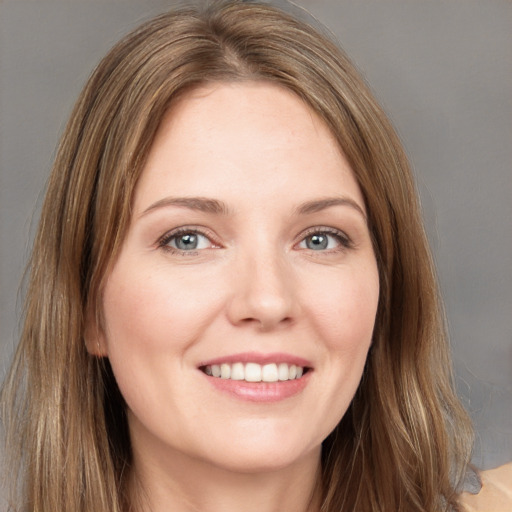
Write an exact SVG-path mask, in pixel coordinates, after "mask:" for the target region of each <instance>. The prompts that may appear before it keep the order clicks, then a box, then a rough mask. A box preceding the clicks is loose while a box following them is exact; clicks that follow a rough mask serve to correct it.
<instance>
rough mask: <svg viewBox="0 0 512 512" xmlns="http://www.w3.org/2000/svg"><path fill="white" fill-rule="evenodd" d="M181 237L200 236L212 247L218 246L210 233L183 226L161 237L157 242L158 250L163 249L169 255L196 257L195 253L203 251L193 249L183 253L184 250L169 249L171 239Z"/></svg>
mask: <svg viewBox="0 0 512 512" xmlns="http://www.w3.org/2000/svg"><path fill="white" fill-rule="evenodd" d="M182 235H201V236H204V237H205V238H207V239H208V240H209V241H210V243H211V244H212V245H213V246H217V247H218V245H217V244H216V243H215V241H214V236H213V234H212V233H211V232H210V231H207V230H202V229H198V228H197V227H193V228H192V227H187V226H184V227H181V228H177V229H174V230H173V231H170V232H168V233H166V234H165V235H163V236H162V237H161V238H160V239H159V240H158V242H157V244H158V248H160V249H163V250H164V251H167V252H169V253H171V254H177V255H180V256H194V255H197V253H198V252H199V251H202V250H204V249H195V250H188V251H184V250H180V249H177V248H176V247H171V246H170V245H169V244H170V243H171V241H172V240H173V239H175V238H179V237H180V236H182Z"/></svg>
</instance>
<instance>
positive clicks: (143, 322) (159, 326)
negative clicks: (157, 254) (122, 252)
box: [103, 262, 219, 352]
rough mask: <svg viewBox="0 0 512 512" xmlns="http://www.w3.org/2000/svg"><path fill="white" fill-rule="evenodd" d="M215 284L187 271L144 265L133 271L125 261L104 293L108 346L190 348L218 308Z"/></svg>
mask: <svg viewBox="0 0 512 512" xmlns="http://www.w3.org/2000/svg"><path fill="white" fill-rule="evenodd" d="M141 267H142V268H143V269H144V270H143V271H142V272H141V271H140V270H139V269H140V268H141ZM127 276H129V278H127ZM215 289H216V288H215V287H214V286H212V285H211V283H210V282H208V278H207V276H206V277H205V276H202V279H201V280H200V281H199V282H196V280H194V278H192V279H191V273H190V272H187V271H186V270H184V271H182V272H179V271H173V272H172V273H171V272H170V271H169V270H168V268H165V267H164V268H153V267H151V268H148V267H147V266H141V265H139V266H138V267H137V268H136V269H135V268H134V269H133V271H132V269H131V268H130V266H129V265H123V264H122V262H120V263H119V264H118V265H117V267H116V269H115V270H114V272H113V273H112V275H111V276H110V278H109V280H108V282H107V285H106V288H105V293H104V301H103V307H104V316H105V318H106V333H107V344H108V348H109V350H112V349H113V348H114V345H117V346H122V347H123V348H125V347H126V348H128V346H129V347H130V349H132V350H134V349H135V350H146V351H151V350H153V349H155V351H156V350H159V351H164V352H165V351H169V350H173V351H176V350H180V348H181V349H185V348H186V346H187V345H188V344H189V343H191V342H192V341H193V340H194V339H195V338H197V336H199V333H200V332H202V330H203V329H204V327H205V326H206V325H208V323H209V322H210V320H211V317H212V316H213V315H214V314H215V312H216V311H217V310H218V307H219V305H218V297H217V296H216V294H215ZM118 348H121V347H118Z"/></svg>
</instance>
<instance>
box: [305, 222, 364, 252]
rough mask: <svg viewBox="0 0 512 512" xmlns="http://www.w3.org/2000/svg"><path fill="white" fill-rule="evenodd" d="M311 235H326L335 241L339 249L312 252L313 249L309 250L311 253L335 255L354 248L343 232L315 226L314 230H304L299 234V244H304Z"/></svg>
mask: <svg viewBox="0 0 512 512" xmlns="http://www.w3.org/2000/svg"><path fill="white" fill-rule="evenodd" d="M313 235H328V236H331V237H333V238H335V239H336V241H337V242H338V243H339V245H340V246H339V247H336V248H334V249H326V250H322V251H314V250H313V249H310V251H311V252H319V253H324V254H325V253H327V254H329V253H337V252H342V251H345V250H348V249H352V248H353V247H354V244H353V242H352V240H351V239H350V237H349V236H348V235H347V234H346V233H344V232H343V231H340V230H339V229H335V228H330V227H327V226H315V227H314V228H310V229H308V230H306V231H305V232H304V233H301V235H300V241H299V242H298V243H299V244H300V243H302V242H304V241H305V240H306V239H307V238H308V237H311V236H313Z"/></svg>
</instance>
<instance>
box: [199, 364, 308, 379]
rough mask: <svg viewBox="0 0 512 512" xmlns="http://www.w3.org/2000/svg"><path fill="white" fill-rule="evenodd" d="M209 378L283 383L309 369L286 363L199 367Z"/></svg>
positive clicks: (297, 377) (296, 377)
mask: <svg viewBox="0 0 512 512" xmlns="http://www.w3.org/2000/svg"><path fill="white" fill-rule="evenodd" d="M200 370H201V371H202V372H203V373H205V374H206V375H208V376H210V377H216V378H220V379H225V380H238V381H245V382H285V381H289V380H296V379H300V378H301V377H302V376H303V375H305V374H306V373H308V371H309V370H310V368H308V367H307V366H298V365H295V364H287V363H279V364H277V363H270V364H263V365H261V364H258V363H241V362H239V363H233V364H229V363H222V364H212V365H206V366H201V367H200Z"/></svg>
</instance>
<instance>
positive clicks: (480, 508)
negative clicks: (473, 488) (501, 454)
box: [460, 462, 512, 512]
mask: <svg viewBox="0 0 512 512" xmlns="http://www.w3.org/2000/svg"><path fill="white" fill-rule="evenodd" d="M480 478H481V480H482V489H481V490H480V492H479V493H478V494H470V493H467V492H465V493H463V494H462V495H461V498H460V502H461V504H462V505H463V510H464V511H465V512H510V511H511V510H512V462H511V463H509V464H505V465H504V466H500V467H499V468H495V469H490V470H488V471H482V472H481V473H480Z"/></svg>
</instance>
